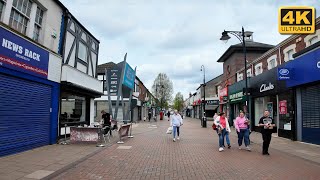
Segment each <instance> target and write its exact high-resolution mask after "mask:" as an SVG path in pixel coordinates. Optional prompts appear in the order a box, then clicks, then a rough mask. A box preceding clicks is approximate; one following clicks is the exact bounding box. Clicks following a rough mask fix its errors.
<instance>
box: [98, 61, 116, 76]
mask: <svg viewBox="0 0 320 180" xmlns="http://www.w3.org/2000/svg"><path fill="white" fill-rule="evenodd" d="M115 65H116V64H115V63H114V62H108V63H104V64H100V65H98V67H97V74H100V75H101V74H105V69H111V68H112V67H113V66H115Z"/></svg>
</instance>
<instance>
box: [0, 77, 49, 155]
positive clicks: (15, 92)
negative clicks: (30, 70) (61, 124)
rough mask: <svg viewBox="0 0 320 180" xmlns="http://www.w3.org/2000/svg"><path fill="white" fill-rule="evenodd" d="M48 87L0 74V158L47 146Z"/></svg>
mask: <svg viewBox="0 0 320 180" xmlns="http://www.w3.org/2000/svg"><path fill="white" fill-rule="evenodd" d="M50 105H51V86H48V85H44V84H40V83H36V82H33V81H28V80H24V79H20V78H16V77H12V76H7V75H3V74H0V156H4V155H8V154H13V153H17V152H21V151H25V150H29V149H32V148H35V147H39V146H43V145H47V144H49V139H50V107H51V106H50Z"/></svg>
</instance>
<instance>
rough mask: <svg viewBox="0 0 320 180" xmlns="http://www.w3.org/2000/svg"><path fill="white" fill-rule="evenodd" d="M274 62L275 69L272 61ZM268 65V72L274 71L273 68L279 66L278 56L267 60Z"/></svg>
mask: <svg viewBox="0 0 320 180" xmlns="http://www.w3.org/2000/svg"><path fill="white" fill-rule="evenodd" d="M272 60H274V67H272V66H271V61H272ZM267 63H268V70H270V69H272V68H275V67H277V66H278V61H277V55H276V54H275V55H273V56H270V57H269V58H268V59H267Z"/></svg>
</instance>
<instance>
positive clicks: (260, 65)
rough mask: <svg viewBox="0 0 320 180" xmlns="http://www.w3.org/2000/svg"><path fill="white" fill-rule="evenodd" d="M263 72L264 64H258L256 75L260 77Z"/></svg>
mask: <svg viewBox="0 0 320 180" xmlns="http://www.w3.org/2000/svg"><path fill="white" fill-rule="evenodd" d="M262 71H263V69H262V63H259V64H257V65H256V66H255V74H256V75H259V74H261V73H262Z"/></svg>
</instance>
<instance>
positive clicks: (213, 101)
mask: <svg viewBox="0 0 320 180" xmlns="http://www.w3.org/2000/svg"><path fill="white" fill-rule="evenodd" d="M207 105H219V101H218V100H208V101H207Z"/></svg>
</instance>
